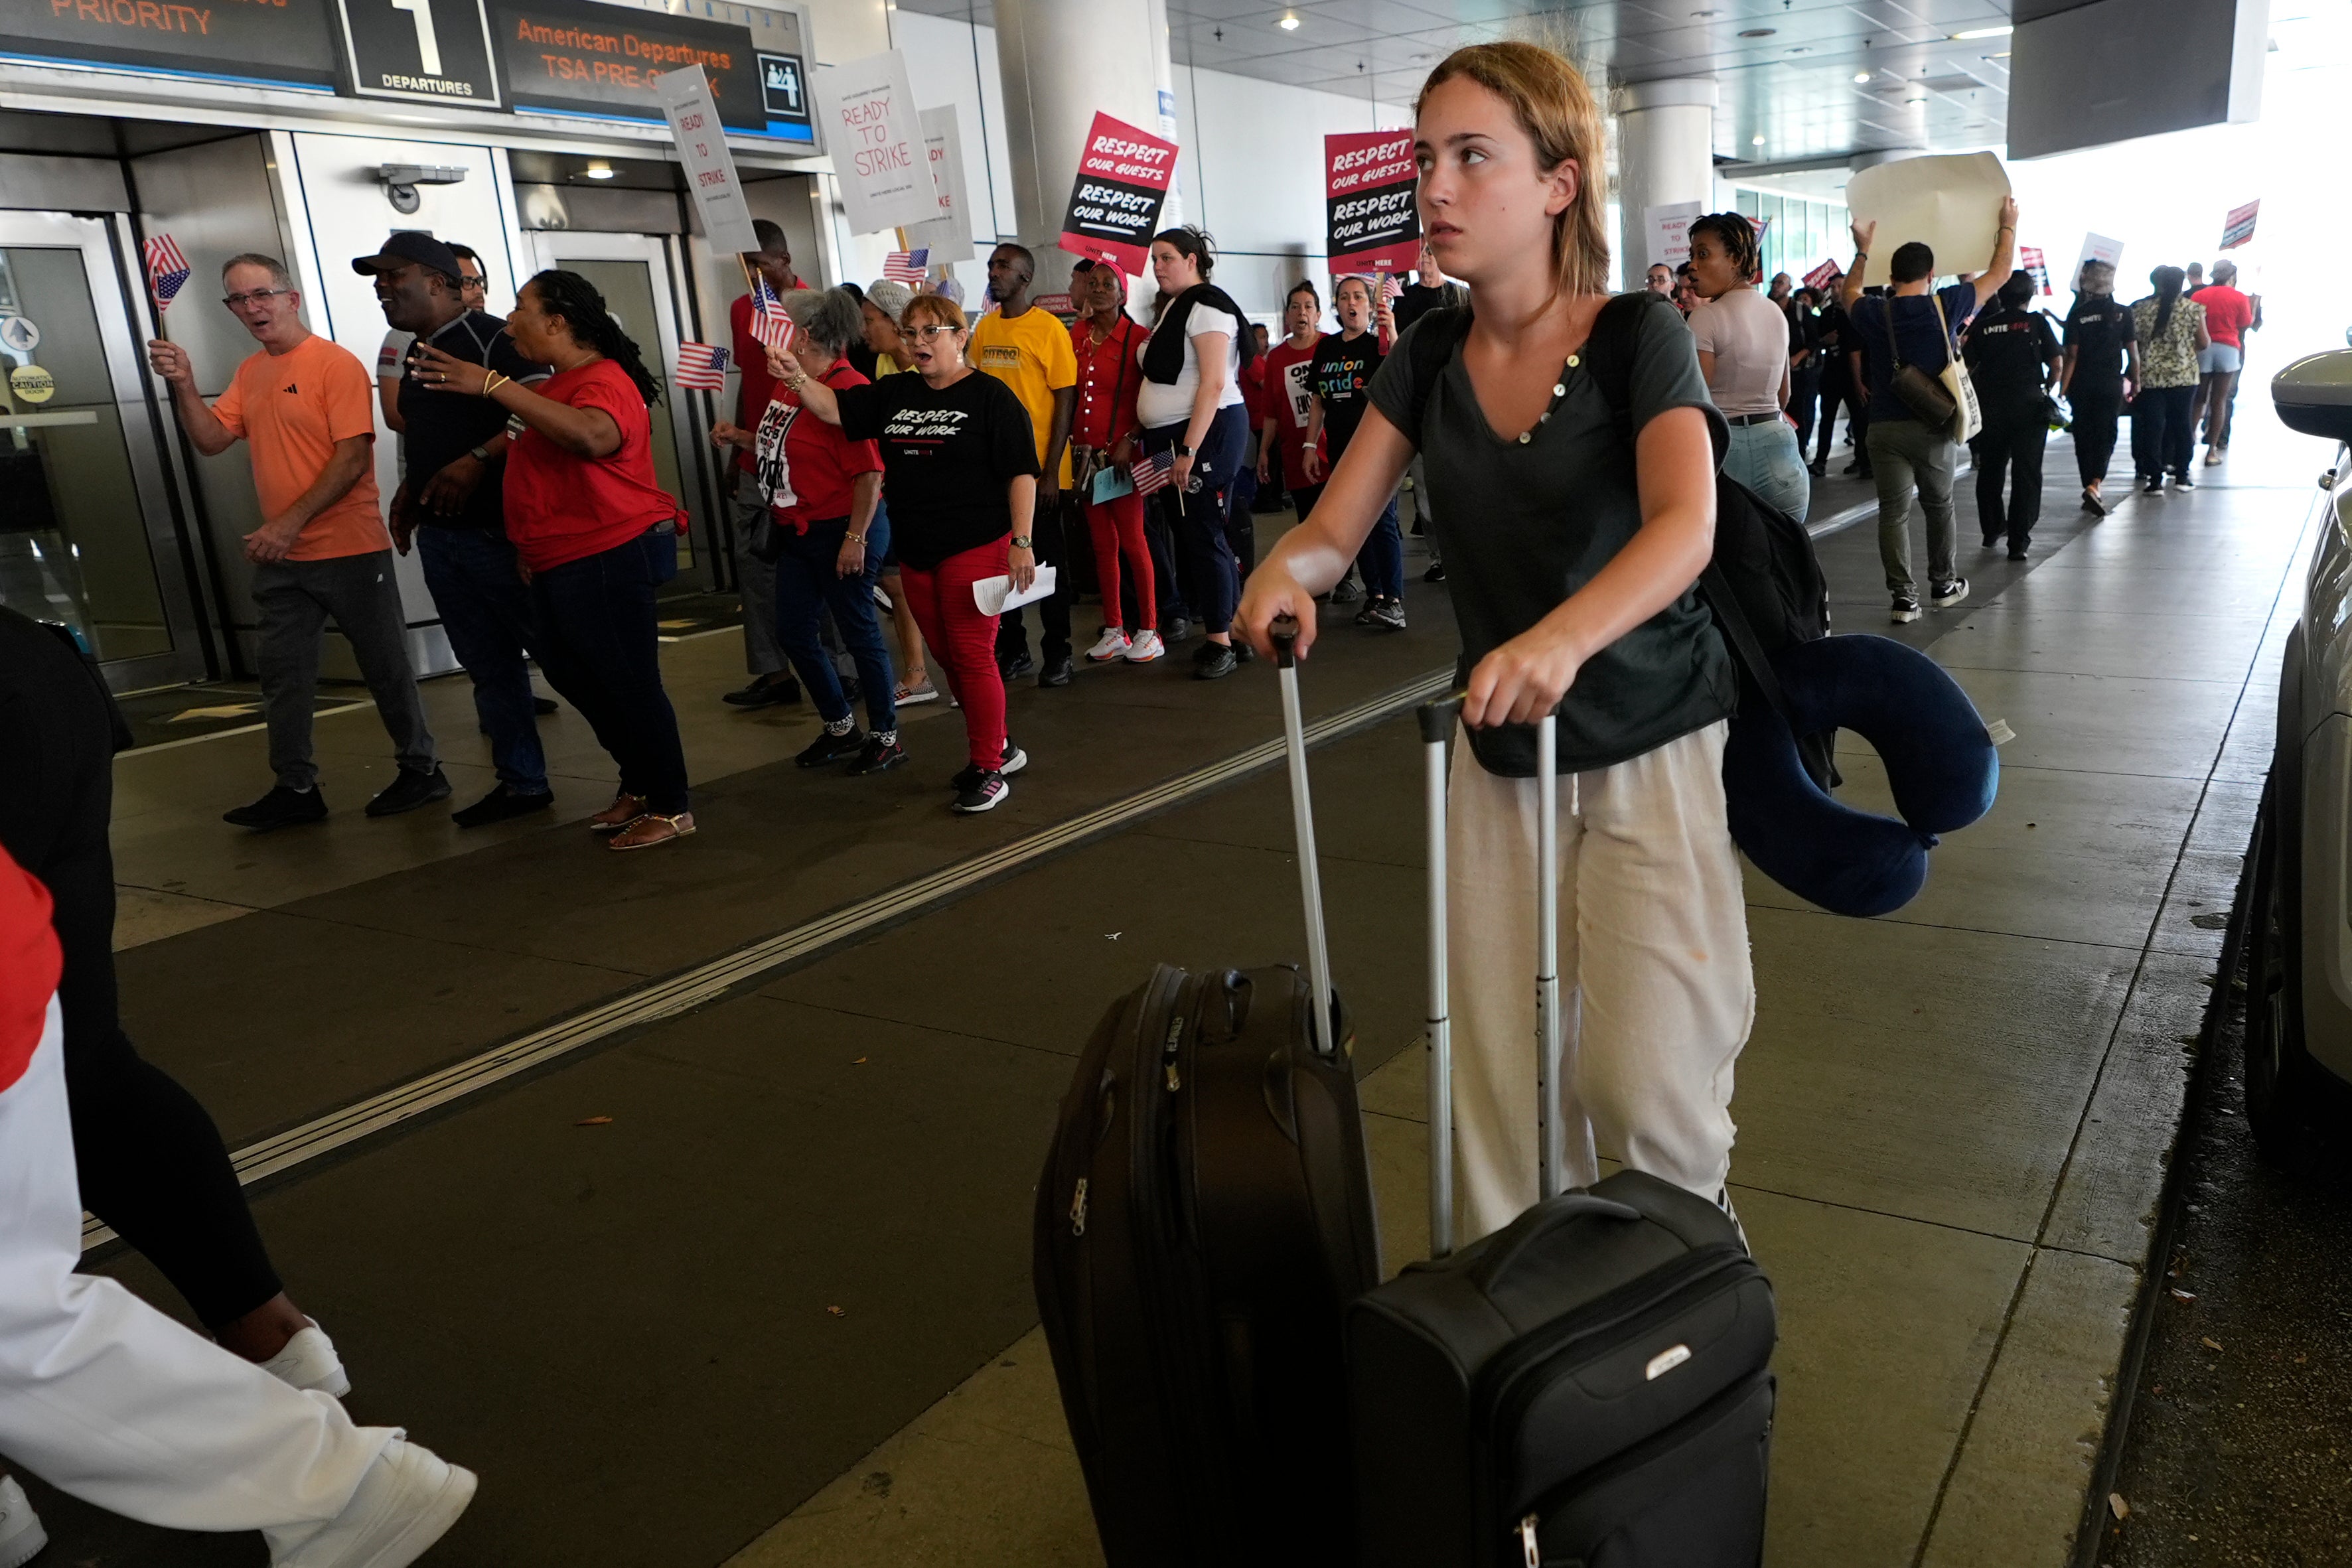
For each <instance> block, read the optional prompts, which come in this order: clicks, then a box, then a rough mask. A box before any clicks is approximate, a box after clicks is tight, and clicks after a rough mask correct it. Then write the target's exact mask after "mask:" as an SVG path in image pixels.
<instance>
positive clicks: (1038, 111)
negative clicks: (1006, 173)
mask: <svg viewBox="0 0 2352 1568" xmlns="http://www.w3.org/2000/svg"><path fill="white" fill-rule="evenodd" d="M1153 15H1154V6H1153V4H1152V0H997V4H996V59H997V68H998V69H999V70H1000V71H1002V72H1003V78H1004V139H1005V142H1006V145H1007V147H1008V148H1009V149H1010V151H1011V153H1012V161H1013V223H1014V225H1015V228H1016V232H1017V233H1018V234H1019V235H1020V236H1021V243H1022V244H1024V245H1025V246H1028V247H1029V248H1030V249H1031V250H1034V251H1035V252H1036V253H1037V286H1036V287H1037V292H1039V293H1041V294H1046V293H1058V292H1060V291H1061V290H1062V289H1063V288H1065V287H1067V285H1068V283H1069V278H1070V267H1072V265H1073V264H1075V263H1076V260H1077V258H1076V256H1070V255H1068V254H1067V253H1066V252H1063V251H1060V250H1056V249H1055V248H1054V240H1055V236H1056V235H1059V234H1060V233H1061V232H1062V213H1063V209H1064V208H1066V206H1067V205H1068V204H1069V200H1070V184H1071V182H1072V181H1074V180H1075V179H1076V178H1077V172H1078V153H1079V152H1080V150H1081V149H1082V148H1083V147H1084V146H1085V144H1086V139H1087V127H1088V126H1089V125H1091V124H1092V123H1093V122H1094V117H1095V114H1096V112H1097V110H1099V111H1101V112H1102V113H1105V114H1108V115H1113V116H1115V117H1117V118H1118V119H1120V120H1125V121H1127V122H1128V123H1129V125H1133V126H1137V127H1139V128H1140V129H1142V130H1145V131H1156V130H1158V129H1159V126H1160V88H1161V87H1162V86H1163V85H1165V84H1167V83H1169V82H1171V81H1172V79H1173V74H1172V72H1171V70H1170V68H1169V63H1168V26H1167V19H1166V18H1167V12H1166V10H1165V8H1164V0H1162V5H1161V7H1160V9H1159V12H1158V15H1159V17H1160V22H1159V26H1157V27H1155V26H1153ZM1155 59H1156V65H1155ZM1171 139H1172V138H1171Z"/></svg>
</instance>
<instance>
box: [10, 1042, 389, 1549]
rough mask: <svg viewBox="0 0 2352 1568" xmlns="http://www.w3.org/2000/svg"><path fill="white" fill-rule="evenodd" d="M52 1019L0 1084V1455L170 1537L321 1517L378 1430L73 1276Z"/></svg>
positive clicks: (338, 1501) (371, 1455)
mask: <svg viewBox="0 0 2352 1568" xmlns="http://www.w3.org/2000/svg"><path fill="white" fill-rule="evenodd" d="M63 1050H64V1047H63V1042H62V1038H61V1035H60V1033H59V1030H58V1004H57V1000H56V998H51V999H50V1001H49V1017H48V1027H47V1030H46V1031H45V1032H44V1033H43V1034H42V1036H41V1043H40V1046H39V1048H38V1049H37V1051H35V1052H34V1054H33V1059H32V1061H31V1063H30V1065H29V1066H28V1067H27V1068H26V1071H25V1075H24V1076H23V1077H22V1078H20V1079H18V1080H17V1081H16V1083H14V1084H13V1085H11V1086H10V1087H9V1088H8V1089H7V1090H6V1091H5V1092H0V1455H5V1456H6V1457H7V1458H9V1459H11V1460H13V1461H15V1462H16V1463H17V1464H20V1465H22V1466H24V1467H25V1468H26V1469H28V1470H30V1471H32V1472H33V1473H34V1474H36V1475H37V1476H39V1477H41V1478H42V1479H44V1480H47V1482H48V1483H49V1484H50V1485H52V1486H54V1487H57V1488H58V1490H62V1491H68V1492H71V1493H72V1494H73V1495H74V1496H76V1497H79V1498H80V1499H82V1500H85V1501H88V1502H92V1503H96V1504H97V1505H98V1506H99V1507H100V1508H105V1509H110V1510H112V1511H114V1512H116V1513H120V1514H123V1515H126V1516H128V1517H129V1518H131V1519H136V1520H140V1521H144V1522H145V1523H148V1524H158V1525H164V1526H168V1527H170V1528H172V1529H175V1530H212V1531H230V1530H263V1529H270V1528H273V1527H285V1526H289V1525H291V1526H296V1527H298V1528H299V1527H308V1526H313V1525H317V1524H320V1523H323V1522H324V1521H328V1520H331V1519H332V1518H334V1517H335V1516H336V1515H337V1514H339V1513H341V1511H343V1507H344V1505H345V1504H346V1503H348V1502H350V1501H351V1500H352V1492H353V1491H355V1490H358V1487H359V1484H360V1477H361V1476H362V1474H363V1473H364V1472H365V1471H366V1469H367V1468H368V1466H370V1465H371V1464H373V1463H374V1462H375V1458H376V1456H377V1455H378V1454H380V1453H382V1452H383V1447H384V1445H385V1444H386V1443H387V1442H389V1441H390V1440H391V1438H392V1437H393V1436H394V1429H393V1428H392V1427H355V1426H353V1425H352V1418H351V1417H350V1416H347V1415H345V1414H344V1413H343V1407H342V1406H341V1405H339V1404H337V1403H336V1402H335V1401H334V1400H333V1399H331V1398H330V1397H328V1396H326V1395H324V1394H318V1393H309V1394H305V1393H299V1392H297V1391H296V1390H295V1389H292V1388H289V1387H288V1386H287V1385H285V1384H283V1383H280V1382H279V1381H278V1379H277V1378H275V1377H272V1376H271V1375H269V1374H268V1373H267V1372H264V1371H262V1370H261V1368H259V1367H258V1366H256V1365H254V1364H252V1363H251V1362H248V1361H245V1360H243V1359H241V1358H239V1357H238V1356H236V1355H233V1354H230V1353H229V1352H227V1351H226V1350H223V1349H222V1348H221V1347H220V1346H218V1345H216V1344H215V1343H213V1342H212V1341H210V1340H208V1339H205V1337H204V1336H203V1335H201V1334H198V1333H194V1332H193V1331H191V1330H189V1329H185V1328H183V1327H181V1326H180V1325H179V1324H178V1323H176V1322H173V1321H172V1320H171V1319H170V1318H167V1317H165V1316H164V1315H163V1313H162V1312H157V1311H156V1310H155V1309H154V1308H152V1307H151V1306H149V1305H148V1304H147V1303H146V1302H144V1301H141V1300H139V1298H138V1297H136V1296H133V1295H132V1294H131V1292H130V1291H126V1290H124V1289H123V1288H122V1287H121V1285H118V1284H116V1283H115V1282H114V1281H111V1280H101V1279H96V1278H93V1277H91V1276H89V1275H87V1274H77V1273H75V1272H74V1265H75V1264H76V1263H77V1262H78V1261H79V1260H80V1257H81V1193H80V1189H79V1187H78V1186H77V1185H76V1183H75V1180H74V1151H73V1133H72V1129H71V1126H70V1124H68V1120H67V1115H66V1082H65V1065H64V1057H63Z"/></svg>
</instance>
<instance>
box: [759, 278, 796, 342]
mask: <svg viewBox="0 0 2352 1568" xmlns="http://www.w3.org/2000/svg"><path fill="white" fill-rule="evenodd" d="M751 336H752V337H754V338H756V339H758V340H760V341H761V342H762V343H765V344H766V345H767V346H768V347H769V348H771V349H777V350H783V349H789V348H791V347H792V346H793V319H792V318H791V317H789V316H787V315H785V314H784V304H783V301H782V300H781V299H778V298H776V291H775V290H774V289H772V288H771V287H768V280H767V279H766V278H764V277H755V278H753V279H752V280H751Z"/></svg>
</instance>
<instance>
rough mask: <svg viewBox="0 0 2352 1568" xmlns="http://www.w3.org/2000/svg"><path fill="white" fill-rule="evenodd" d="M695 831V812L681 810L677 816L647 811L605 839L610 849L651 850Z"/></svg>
mask: <svg viewBox="0 0 2352 1568" xmlns="http://www.w3.org/2000/svg"><path fill="white" fill-rule="evenodd" d="M692 831H694V813H693V812H691V811H680V812H679V813H678V814H677V816H675V817H665V816H663V815H662V814H661V813H660V812H659V811H647V812H646V813H645V814H644V815H643V816H641V817H639V818H638V819H637V820H636V821H634V822H631V823H630V824H629V825H628V826H627V827H625V828H623V829H622V830H621V831H619V832H617V833H614V835H613V836H612V837H611V838H609V839H607V840H605V841H604V847H605V848H606V849H608V850H649V849H652V848H653V847H654V846H655V845H656V844H666V843H668V842H670V841H673V840H676V839H682V838H684V837H686V835H687V834H688V833H690V832H692Z"/></svg>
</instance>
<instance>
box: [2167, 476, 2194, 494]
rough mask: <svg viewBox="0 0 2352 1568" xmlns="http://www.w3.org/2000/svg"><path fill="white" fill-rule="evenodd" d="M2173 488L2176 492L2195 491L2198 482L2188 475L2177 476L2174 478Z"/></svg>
mask: <svg viewBox="0 0 2352 1568" xmlns="http://www.w3.org/2000/svg"><path fill="white" fill-rule="evenodd" d="M2172 487H2173V488H2174V489H2176V490H2194V489H2195V488H2197V481H2196V480H2194V479H2191V478H2190V477H2189V476H2188V475H2186V474H2175V475H2174V476H2172Z"/></svg>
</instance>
